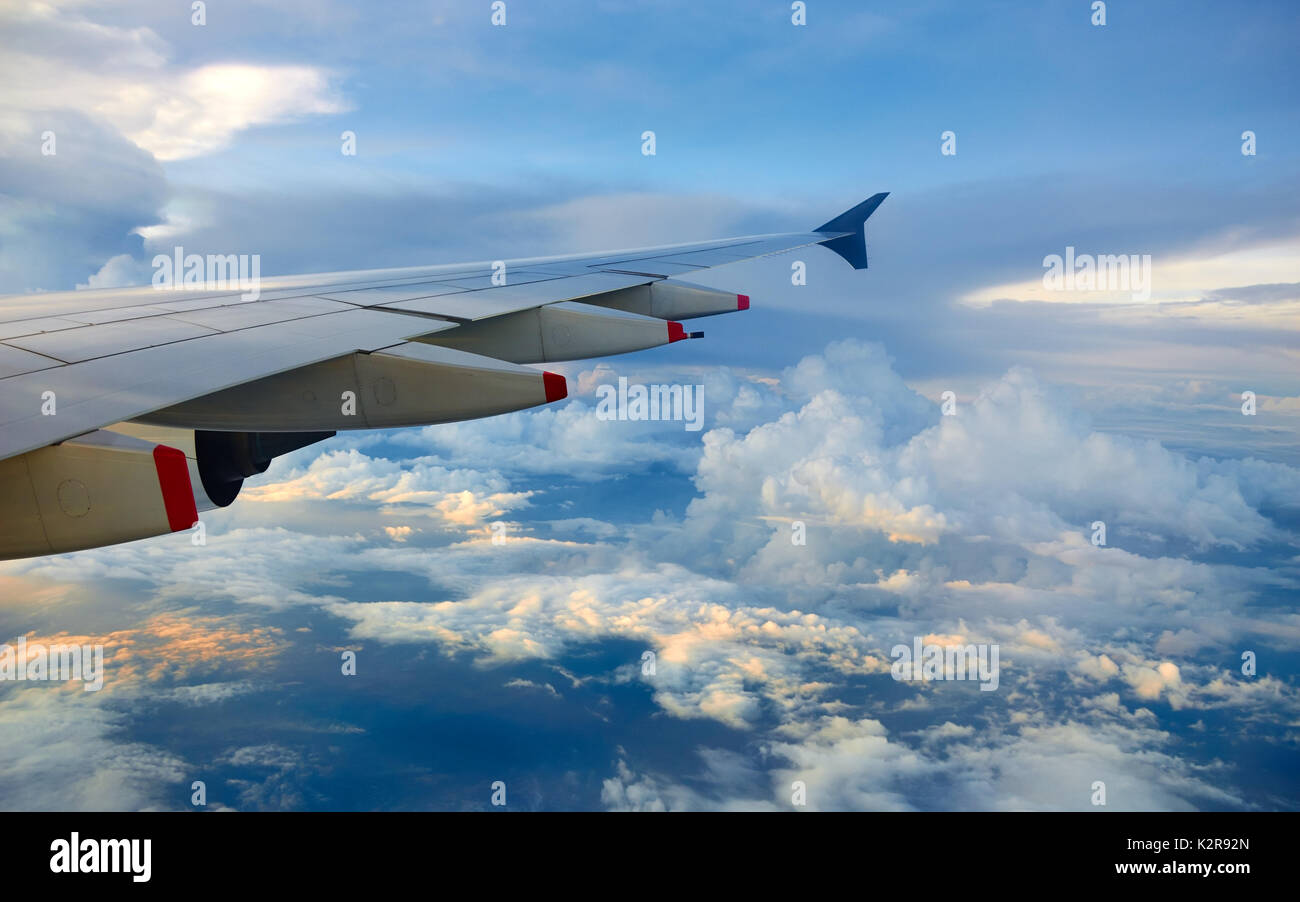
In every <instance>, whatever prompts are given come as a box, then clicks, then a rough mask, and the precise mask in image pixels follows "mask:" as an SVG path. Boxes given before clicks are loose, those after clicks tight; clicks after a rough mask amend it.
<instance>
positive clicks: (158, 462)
mask: <svg viewBox="0 0 1300 902" xmlns="http://www.w3.org/2000/svg"><path fill="white" fill-rule="evenodd" d="M153 464H154V466H155V467H157V468H158V487H159V488H161V489H162V496H163V505H164V506H165V507H166V508H167V525H168V526H170V527H171V528H172V532H179V531H180V530H182V529H189V528H190V527H191V526H193V525H194V524H195V523H197V522H199V510H198V508H197V507H195V505H194V487H193V486H192V485H191V484H190V465H189V462H188V461H187V460H186V459H185V452H184V451H182V450H180V449H179V448H170V447H168V446H167V445H155V446H154V449H153Z"/></svg>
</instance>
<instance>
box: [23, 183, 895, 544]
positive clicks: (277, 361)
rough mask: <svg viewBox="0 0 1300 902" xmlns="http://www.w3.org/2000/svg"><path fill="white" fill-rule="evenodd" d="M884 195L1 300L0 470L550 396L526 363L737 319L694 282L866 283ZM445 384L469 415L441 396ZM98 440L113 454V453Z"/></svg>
mask: <svg viewBox="0 0 1300 902" xmlns="http://www.w3.org/2000/svg"><path fill="white" fill-rule="evenodd" d="M884 197H885V195H884V194H879V195H876V196H875V197H873V198H871V199H870V200H868V201H866V202H864V203H863V204H859V205H858V206H857V207H854V208H853V209H851V210H849V211H847V212H846V213H844V214H842V215H841V216H839V217H837V218H835V219H833V220H831V221H830V222H828V223H827V224H826V225H824V226H822V227H821V228H819V229H817V230H814V231H809V232H792V233H785V234H775V235H757V236H747V237H741V238H731V239H721V240H716V241H706V242H698V243H693V244H680V245H671V246H666V247H654V248H641V249H634V250H626V251H612V252H604V253H599V254H593V255H586V256H567V257H549V258H527V259H519V260H505V261H499V262H496V263H481V264H463V265H448V266H425V267H409V268H401V269H383V270H368V271H353V272H339V273H324V274H315V275H302V276H287V277H277V278H268V279H261V280H260V285H259V286H258V288H257V291H256V292H250V291H249V289H248V286H243V287H240V286H235V287H230V288H223V289H221V290H217V289H208V288H205V287H202V286H187V287H185V288H154V287H152V286H146V287H140V288H126V289H103V290H93V291H75V292H60V293H44V294H33V295H21V296H12V297H8V298H0V462H4V461H6V459H9V458H15V457H16V456H18V455H29V452H33V453H40V452H38V449H46V448H47V447H48V446H52V445H56V444H58V443H63V442H68V441H69V440H73V439H78V441H80V442H82V445H84V446H85V447H82V448H81V451H80V452H79V453H81V454H83V456H84V455H89V454H91V450H94V452H95V454H101V453H106V452H102V448H101V447H100V445H95V442H96V441H98V439H95V438H94V437H95V436H102V435H103V433H102V432H100V430H103V429H104V428H105V427H109V426H112V425H113V424H122V423H124V422H127V421H131V422H137V423H145V424H153V425H154V426H167V427H172V428H188V429H191V430H228V431H238V430H245V431H248V432H247V434H253V435H258V434H262V433H276V432H300V433H303V434H306V432H304V430H305V431H312V430H315V432H313V433H312V434H315V435H325V434H328V432H326V431H327V430H328V431H332V430H334V429H338V428H366V427H376V426H389V425H407V424H412V423H420V422H446V421H450V420H454V419H468V418H472V417H474V416H485V415H492V414H494V413H499V412H503V411H505V410H511V409H519V408H521V407H525V406H533V405H534V404H537V403H545V402H546V401H550V400H555V399H556V398H557V397H563V395H564V389H563V378H562V377H559V376H555V375H553V374H545V379H543V374H541V373H539V372H537V371H535V370H531V369H528V368H526V367H522V366H520V364H524V363H536V362H546V361H549V360H567V359H579V358H582V357H591V356H600V355H603V354H606V353H621V352H623V351H627V350H637V349H640V348H645V347H653V346H655V345H656V344H663V343H667V342H670V341H674V340H677V339H678V338H685V337H689V336H688V335H687V334H686V333H685V332H684V331H683V330H682V328H681V326H680V325H679V324H678V323H677V322H676V320H679V319H687V318H690V317H692V316H704V315H711V314H714V313H722V312H726V311H728V310H734V309H744V307H746V306H747V305H748V299H747V297H746V296H744V295H734V294H728V293H724V292H717V291H714V290H712V289H706V288H703V287H702V286H696V285H693V284H691V283H690V282H689V278H690V276H691V274H692V273H696V272H699V271H702V270H704V269H709V268H711V267H715V266H722V265H725V264H728V263H735V262H739V261H743V260H749V259H753V258H755V257H760V256H766V255H769V254H776V253H781V252H783V251H788V250H793V249H796V248H801V247H806V246H809V245H814V244H821V245H824V246H826V247H828V248H830V249H831V250H833V251H835V252H836V253H838V254H839V255H840V256H842V257H844V258H845V259H846V260H848V261H849V262H850V263H851V264H852V265H853V266H854V267H855V268H859V269H861V268H865V266H866V253H865V247H864V244H863V242H864V232H863V222H864V221H865V219H866V217H867V216H870V214H871V212H873V211H874V210H875V208H876V206H878V205H879V203H880V202H881V201H882V200H883V199H884ZM502 264H504V265H502ZM178 280H179V274H178ZM502 281H504V284H500V283H501V282H502ZM664 321H668V323H667V328H666V330H665V326H664ZM656 322H657V323H658V326H654V325H653V323H656ZM556 380H558V382H557V381H556ZM534 383H535V384H534ZM339 386H345V387H352V388H355V389H357V390H358V392H357V394H358V395H359V396H361V397H359V403H360V406H361V408H362V409H361V410H360V411H359V413H360V415H359V416H355V417H353V418H351V419H340V417H341V416H342V415H341V414H340V413H339V411H338V408H339V402H338V398H339V396H340V393H339V392H338V391H336V389H337V388H338V387H339ZM453 386H454V387H455V388H456V391H458V392H461V393H465V394H467V395H468V396H470V398H471V400H472V398H473V397H474V396H476V395H481V396H482V397H481V398H480V400H481V402H482V403H480V404H477V406H476V404H475V403H469V402H466V401H461V400H453V399H451V398H450V397H447V395H448V393H449V392H450V391H451V387H453ZM194 434H195V435H196V436H198V437H199V438H202V436H201V435H199V433H194ZM87 436H90V438H87ZM78 437H80V438H78ZM313 440H314V439H313ZM101 444H102V443H101ZM108 444H109V445H112V446H113V448H114V449H115V450H114V453H119V452H121V447H120V446H121V444H122V443H121V442H120V441H118V439H116V438H112V439H111V440H109V441H108ZM265 444H266V448H264V449H263V450H264V451H266V453H268V454H269V453H274V449H273V447H272V446H275V442H273V441H270V440H268V441H267V442H266V443H265ZM282 444H283V443H282ZM92 445H93V446H94V448H93V449H91V450H87V449H90V448H91V446H92ZM158 447H163V446H162V445H158ZM276 447H278V446H276ZM267 449H271V450H267ZM192 450H193V449H192V448H190V449H189V450H188V451H187V453H190V452H192ZM69 453H71V452H69ZM122 453H124V452H122ZM279 453H284V452H283V451H280V452H279ZM92 456H94V455H92ZM192 463H193V462H192V461H191V464H192ZM29 469H31V468H30V467H29ZM191 469H193V466H191ZM263 469H264V464H263ZM158 474H159V479H161V478H162V476H161V474H162V470H161V469H159V470H158ZM3 479H4V474H3V473H0V482H3ZM66 483H67V480H64V482H63V483H61V484H60V485H61V486H63V485H65V484H66ZM0 487H3V486H0ZM60 491H62V489H60ZM69 491H71V490H69ZM78 491H80V490H78ZM36 494H37V495H38V496H39V495H40V490H39V489H37V491H36ZM165 494H166V493H165V492H164V495H165ZM209 494H211V492H210V493H209ZM78 497H79V496H78ZM38 500H39V499H38ZM63 501H64V499H63V497H62V496H60V498H59V502H60V504H62V503H63ZM218 503H220V502H218ZM87 504H88V506H89V502H88V503H87ZM38 506H39V505H38ZM73 506H74V507H76V506H77V505H76V504H74V505H73ZM65 512H66V508H65ZM186 515H187V516H188V514H186ZM69 516H74V515H69ZM179 516H180V515H179V514H178V515H177V517H179ZM186 525H188V524H186ZM56 544H57V543H56ZM97 544H105V543H104V542H98V543H97ZM0 545H3V536H2V535H0ZM83 547H84V546H83ZM3 550H4V549H3V548H2V547H0V557H3V556H6V555H4V554H3Z"/></svg>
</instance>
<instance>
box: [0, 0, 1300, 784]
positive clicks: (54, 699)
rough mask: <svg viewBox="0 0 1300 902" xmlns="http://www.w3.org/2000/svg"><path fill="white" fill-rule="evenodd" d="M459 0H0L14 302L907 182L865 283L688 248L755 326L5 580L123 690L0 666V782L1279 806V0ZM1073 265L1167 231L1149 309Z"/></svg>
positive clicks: (820, 266)
mask: <svg viewBox="0 0 1300 902" xmlns="http://www.w3.org/2000/svg"><path fill="white" fill-rule="evenodd" d="M489 6H490V4H488V3H469V4H464V3H457V4H439V3H394V4H385V5H384V6H383V8H382V10H379V9H375V10H371V9H364V10H363V9H361V8H351V7H349V6H348V5H346V4H341V3H319V4H318V3H274V4H273V3H261V2H229V0H226V2H220V3H215V2H212V3H209V4H208V7H207V24H206V25H204V26H201V27H198V26H194V25H192V24H191V22H190V16H189V12H188V10H187V7H186V6H185V5H183V4H181V5H178V4H174V3H164V2H128V3H121V4H104V3H96V4H89V3H74V2H69V3H53V4H16V5H11V6H9V7H6V9H5V10H4V11H3V12H0V23H3V24H2V26H0V35H2V37H0V44H3V50H4V52H3V53H2V54H0V74H3V75H4V78H3V79H0V83H3V84H4V85H6V87H5V88H4V89H3V91H2V92H0V97H2V98H3V102H2V103H0V291H3V292H23V291H41V290H47V291H48V290H63V289H69V288H73V287H79V286H90V287H110V286H114V285H120V284H131V283H145V282H147V281H148V279H149V276H150V272H151V271H150V267H149V261H150V259H151V257H152V256H153V254H155V253H159V252H163V253H170V251H171V249H172V248H173V247H174V246H175V245H177V244H181V245H184V246H185V247H186V249H187V250H189V251H193V252H209V253H257V254H260V255H261V257H262V271H263V273H264V274H266V275H272V274H277V273H291V272H312V271H328V270H338V269H351V268H364V267H379V266H393V265H414V264H418V263H441V262H455V261H460V260H492V259H500V258H510V257H522V256H528V255H532V254H549V253H556V254H559V253H576V252H581V251H591V250H600V249H606V248H612V247H628V246H637V245H647V244H657V243H669V242H679V241H690V240H697V239H709V238H716V237H725V236H729V235H737V234H751V233H760V232H769V231H785V230H792V229H804V228H808V227H812V226H815V225H817V224H819V223H821V222H823V221H825V220H826V219H828V218H830V217H831V216H833V215H834V214H836V213H838V212H840V211H841V210H842V209H845V208H847V207H849V206H851V205H852V204H854V203H856V202H858V201H859V200H861V199H863V198H865V197H867V196H869V195H871V194H873V193H875V192H877V191H889V192H891V196H890V197H889V199H888V200H887V201H886V202H885V204H884V205H883V206H882V207H881V208H880V209H879V211H878V212H877V213H876V214H875V216H873V218H872V220H871V222H870V224H869V228H868V246H869V251H870V258H871V268H870V269H869V270H867V271H865V272H854V271H852V270H851V269H849V268H848V267H846V266H845V265H844V264H843V263H842V261H840V260H839V259H838V258H836V257H835V256H834V255H833V254H831V253H829V252H828V251H825V250H822V249H811V250H808V251H800V252H796V253H795V254H787V255H781V256H777V257H773V258H768V259H764V260H760V261H755V262H752V263H746V264H738V265H733V266H728V267H721V268H718V269H715V270H711V271H709V272H708V273H706V274H702V275H701V277H700V281H707V282H708V284H711V285H716V286H718V287H722V288H726V289H728V290H735V291H744V292H747V293H749V294H750V295H751V296H752V297H753V298H754V307H753V309H751V310H750V311H749V312H748V313H744V314H739V315H736V316H729V317H719V318H713V319H708V320H703V321H701V324H700V326H699V328H702V329H704V331H705V332H706V340H705V341H699V342H687V343H684V344H679V345H674V346H672V347H668V348H662V349H657V350H654V351H648V352H643V353H640V354H636V355H628V356H625V357H619V358H612V359H609V360H604V361H586V362H577V363H573V364H566V365H564V366H563V367H562V370H563V371H564V372H565V374H566V375H567V376H568V378H569V382H570V388H571V395H570V398H569V399H568V400H567V401H566V402H564V403H562V404H559V405H554V406H553V407H550V408H546V409H542V410H536V411H529V412H521V413H517V414H511V415H508V416H505V417H500V418H496V419H493V420H488V421H479V422H474V423H465V424H457V425H451V426H440V427H430V428H428V429H412V430H400V431H393V432H383V433H373V434H367V433H353V434H347V435H341V436H339V437H338V438H336V439H334V440H332V441H330V442H328V443H326V444H322V445H318V446H313V447H311V448H308V449H304V450H302V451H300V452H296V453H295V454H293V455H290V456H289V457H286V458H283V459H280V460H278V461H277V462H276V463H275V464H274V465H273V466H272V468H271V470H270V471H269V472H268V473H267V474H265V475H264V476H263V477H260V478H259V479H255V480H250V481H249V482H248V484H247V485H246V487H245V490H244V493H243V494H242V495H241V497H240V499H239V501H237V502H236V504H235V505H234V506H232V507H231V508H228V509H225V510H222V511H219V512H215V513H213V514H211V515H205V517H206V518H207V519H208V523H207V526H208V530H209V540H208V543H207V544H206V545H204V546H201V547H198V546H194V545H192V544H191V543H190V541H189V537H188V536H187V535H183V534H182V535H177V536H169V537H162V538H159V539H155V540H148V541H144V542H137V543H133V544H131V545H128V546H119V547H115V548H108V549H99V550H95V551H91V552H83V553H79V554H76V555H65V556H59V557H54V558H48V559H37V560H32V561H24V562H11V563H6V564H3V565H0V598H3V599H4V602H3V604H2V605H0V632H2V633H4V635H5V636H6V637H17V636H20V635H28V636H29V637H37V638H39V637H52V636H64V637H70V636H79V637H93V638H96V639H97V640H99V641H103V642H104V643H105V644H106V646H107V648H108V649H109V651H110V658H109V671H108V678H107V681H106V686H105V689H104V690H102V691H101V692H99V693H82V692H81V691H80V690H79V689H78V690H76V691H70V690H69V689H66V688H62V689H61V688H50V687H44V686H32V685H26V686H21V687H17V686H14V685H3V684H0V723H4V724H5V725H6V727H7V729H8V730H10V731H11V732H10V735H18V736H20V737H22V738H23V741H22V742H19V743H17V744H15V745H14V746H13V747H12V748H7V749H6V751H5V752H4V753H2V754H0V804H3V805H5V806H6V807H10V808H41V807H67V808H118V807H124V808H138V807H162V808H176V807H185V806H187V805H188V799H189V789H188V787H189V785H190V783H191V781H192V780H195V779H202V780H205V781H206V782H207V784H208V787H209V790H208V791H209V798H210V799H211V800H212V801H211V805H210V807H222V806H225V807H233V808H291V809H298V808H325V809H332V808H344V809H351V808H440V809H443V808H450V809H462V808H483V807H490V806H489V803H488V799H489V794H490V793H489V790H488V786H489V785H490V784H491V782H492V781H494V780H498V779H500V780H504V781H506V782H507V784H508V787H509V798H510V803H509V805H508V806H507V807H511V808H654V807H668V808H778V809H781V808H784V809H788V808H790V807H791V802H790V794H791V793H790V786H791V784H792V783H793V782H795V781H801V782H803V783H805V784H806V785H807V787H808V790H809V806H810V807H814V808H825V809H875V808H887V809H899V810H904V809H933V808H952V807H956V808H1036V809H1039V808H1041V809H1061V808H1081V809H1083V808H1093V807H1095V806H1093V804H1092V802H1091V797H1092V789H1091V786H1092V784H1093V783H1094V782H1095V781H1097V780H1101V781H1103V782H1105V783H1106V784H1107V788H1108V796H1109V801H1108V806H1109V807H1114V808H1141V809H1187V808H1245V809H1267V808H1294V807H1296V804H1297V799H1298V796H1300V789H1298V788H1297V783H1296V778H1295V773H1296V768H1295V763H1296V761H1295V750H1296V742H1297V735H1296V728H1295V724H1296V723H1297V714H1298V713H1300V711H1298V710H1297V708H1298V707H1300V704H1298V698H1297V689H1296V680H1297V672H1298V671H1300V657H1297V649H1298V648H1300V631H1297V620H1296V616H1297V615H1296V610H1295V602H1296V598H1297V594H1296V588H1297V579H1298V577H1300V573H1298V572H1297V568H1296V561H1297V544H1298V541H1300V534H1298V529H1300V507H1297V501H1296V499H1297V498H1300V491H1298V490H1300V451H1298V450H1297V443H1296V441H1295V436H1296V434H1297V429H1298V427H1300V366H1298V365H1297V364H1298V363H1300V359H1298V357H1297V348H1298V347H1300V342H1297V332H1298V331H1300V317H1298V314H1300V264H1298V263H1297V260H1298V259H1300V258H1298V256H1297V250H1298V249H1300V218H1298V216H1297V211H1298V210H1300V203H1298V201H1300V197H1298V196H1297V194H1298V191H1300V189H1298V188H1297V186H1300V179H1298V178H1297V175H1298V174H1300V165H1298V160H1297V151H1296V147H1297V146H1300V144H1298V140H1297V139H1298V138H1300V135H1298V134H1297V131H1298V128H1297V115H1296V113H1297V98H1296V90H1297V85H1300V79H1298V78H1297V74H1298V73H1297V71H1296V67H1297V63H1296V61H1295V54H1294V52H1293V49H1294V42H1295V35H1296V25H1297V17H1298V16H1300V12H1297V10H1296V9H1295V8H1294V6H1293V5H1289V4H1281V3H1279V4H1252V5H1250V6H1248V7H1247V8H1244V9H1239V8H1236V7H1234V8H1231V9H1228V8H1225V7H1223V6H1222V5H1213V4H1208V3H1205V4H1196V3H1193V4H1188V3H1178V4H1173V3H1144V4H1141V5H1140V6H1134V5H1129V4H1117V3H1112V4H1110V5H1109V8H1108V10H1107V23H1106V25H1104V26H1101V27H1097V26H1093V25H1092V24H1091V23H1090V17H1091V11H1090V9H1089V4H1087V3H1059V4H1045V5H1043V6H1042V7H1037V6H1035V5H1031V4H1018V3H1000V4H989V5H981V6H980V7H978V8H975V7H972V6H971V5H970V4H957V3H920V4H907V5H906V9H897V10H868V9H865V8H864V6H863V5H862V4H856V3H831V2H820V0H817V2H812V3H810V4H809V8H808V24H807V25H806V26H803V27H796V26H794V25H792V24H791V21H790V8H789V4H788V3H770V4H769V3H762V4H756V3H700V2H692V3H680V4H679V3H663V2H656V3H648V2H646V3H635V2H629V3H615V2H602V3H589V2H588V3H549V2H548V3H546V4H540V3H528V2H508V3H507V22H508V24H507V25H505V26H504V27H494V26H493V25H491V23H490V9H489ZM647 129H649V130H653V131H654V132H655V133H656V143H657V153H656V155H654V156H651V157H648V156H644V155H643V154H642V153H641V134H642V132H643V131H645V130H647ZM46 130H50V131H53V132H55V134H56V135H57V141H58V153H57V154H56V155H54V156H44V155H42V154H41V152H40V148H41V143H42V138H41V135H42V133H43V132H45V131H46ZM345 130H346V131H352V132H354V133H355V134H356V140H357V154H356V155H355V156H345V155H343V154H342V153H340V144H341V142H340V135H341V133H342V132H344V131H345ZM948 130H951V131H953V132H955V133H956V148H957V153H956V154H955V155H951V156H948V155H943V154H941V152H940V146H941V134H942V133H943V132H945V131H948ZM1247 130H1249V131H1252V132H1254V133H1255V136H1256V153H1255V154H1254V155H1243V153H1242V143H1243V142H1242V137H1241V136H1242V133H1243V132H1244V131H1247ZM1067 246H1070V247H1075V248H1077V249H1078V250H1079V252H1080V253H1093V254H1136V255H1139V256H1140V255H1150V256H1151V259H1152V292H1151V297H1150V298H1149V299H1145V300H1141V301H1138V300H1134V299H1133V298H1132V297H1131V296H1130V294H1129V293H1128V292H1115V291H1112V292H1094V293H1088V292H1081V293H1062V292H1052V291H1048V290H1046V289H1045V287H1044V285H1043V283H1042V275H1043V266H1042V261H1043V258H1044V257H1045V256H1046V255H1049V254H1060V253H1063V252H1064V249H1065V248H1066V247H1067ZM794 259H803V260H804V261H805V262H806V263H807V266H808V274H809V278H808V284H807V285H805V286H796V285H792V284H791V280H790V264H791V262H792V260H794ZM619 376H626V377H627V378H629V379H630V380H631V381H634V382H635V381H642V382H651V381H655V382H674V383H685V384H702V385H704V386H705V397H706V424H705V429H704V431H702V432H699V433H694V432H685V431H683V430H682V429H681V425H680V424H674V423H645V424H637V423H607V422H603V421H599V420H597V419H596V418H595V416H594V408H595V387H596V386H597V385H599V384H602V383H608V382H612V381H616V379H617V377H619ZM1247 390H1249V391H1253V392H1255V394H1256V397H1257V402H1258V410H1257V413H1256V414H1255V415H1254V416H1253V417H1246V416H1243V415H1242V413H1241V410H1240V408H1241V403H1242V402H1241V393H1242V392H1243V391H1247ZM944 391H953V392H954V394H955V396H956V399H957V404H958V407H957V414H956V416H951V417H945V416H942V415H941V414H940V409H939V403H940V399H941V395H942V393H943V392H944ZM795 520H798V521H800V522H803V523H805V524H806V526H807V528H808V543H807V545H803V546H799V545H793V544H791V542H790V524H791V522H792V521H795ZM1097 520H1101V521H1104V522H1106V523H1107V528H1108V543H1107V545H1106V546H1104V547H1098V546H1094V545H1093V544H1092V543H1091V542H1090V541H1089V537H1090V524H1092V523H1093V522H1094V521H1097ZM493 523H505V524H507V527H508V535H509V537H510V538H509V541H507V542H506V543H505V544H502V545H494V544H493V543H492V542H491V535H492V531H491V524H493ZM915 636H921V637H929V638H928V639H927V641H933V642H935V643H939V644H944V643H948V644H953V643H965V642H970V643H997V644H999V645H1000V647H1001V649H1002V668H1003V674H1002V681H1001V685H1000V687H999V689H998V691H996V692H991V693H981V692H979V691H978V690H975V691H971V690H972V689H973V687H970V686H967V685H962V684H958V683H942V682H939V683H934V684H928V685H922V686H917V685H912V684H905V683H898V682H895V681H894V680H892V679H891V678H890V676H889V663H890V657H889V650H890V648H891V647H892V646H893V645H894V644H895V643H896V642H904V643H910V641H911V640H912V638H913V637H915ZM344 650H355V651H356V652H357V655H358V661H359V669H358V674H357V676H355V677H343V676H342V675H341V674H340V673H339V663H338V662H339V655H340V654H341V653H342V651H344ZM645 651H653V652H654V653H655V654H656V655H657V660H658V662H659V666H658V670H657V673H656V674H654V675H652V676H651V675H647V674H645V673H643V672H642V669H641V658H642V654H643V652H645ZM1244 651H1253V652H1255V653H1256V654H1257V656H1258V660H1259V662H1260V663H1259V670H1258V672H1257V673H1256V674H1255V675H1253V676H1247V675H1244V674H1242V673H1241V665H1240V661H1241V655H1242V653H1243V652H1244ZM33 750H40V752H41V754H36V753H35V752H34V751H33ZM73 762H80V764H78V765H77V766H78V767H79V768H80V769H79V770H77V773H78V774H79V775H80V776H77V777H75V778H72V779H70V778H68V777H67V773H68V772H69V770H68V769H69V768H70V767H72V766H73Z"/></svg>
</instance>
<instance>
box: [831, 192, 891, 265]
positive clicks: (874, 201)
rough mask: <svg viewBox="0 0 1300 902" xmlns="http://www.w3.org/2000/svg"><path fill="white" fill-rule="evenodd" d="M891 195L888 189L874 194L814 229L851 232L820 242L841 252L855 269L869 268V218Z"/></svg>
mask: <svg viewBox="0 0 1300 902" xmlns="http://www.w3.org/2000/svg"><path fill="white" fill-rule="evenodd" d="M887 197H889V192H888V191H881V192H880V193H878V194H873V195H871V197H868V198H867V199H866V200H864V201H863V202H862V203H860V204H857V205H856V206H854V207H851V208H849V209H848V210H845V211H844V212H843V213H841V214H840V215H839V216H836V217H835V218H834V219H832V220H830V221H829V222H827V223H825V224H823V225H820V226H818V227H817V228H816V229H813V231H815V232H850V233H851V234H848V235H844V234H840V235H836V236H835V237H833V238H827V239H826V240H825V241H820V242H818V243H819V244H821V245H822V246H823V247H826V248H829V249H830V250H832V251H834V252H835V253H837V254H839V255H840V256H841V257H843V258H844V260H845V261H846V262H847V263H848V264H849V265H850V266H852V267H853V268H854V269H866V268H867V220H868V219H869V218H870V217H871V214H872V213H874V212H876V208H877V207H879V206H880V205H881V204H882V203H884V202H885V198H887Z"/></svg>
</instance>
